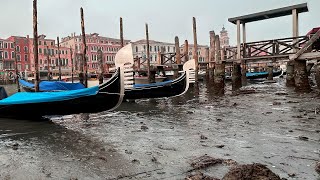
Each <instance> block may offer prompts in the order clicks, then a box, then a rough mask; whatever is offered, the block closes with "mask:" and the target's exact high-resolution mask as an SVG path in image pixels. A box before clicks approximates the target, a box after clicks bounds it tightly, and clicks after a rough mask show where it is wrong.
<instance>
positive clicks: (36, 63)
mask: <svg viewBox="0 0 320 180" xmlns="http://www.w3.org/2000/svg"><path fill="white" fill-rule="evenodd" d="M33 44H34V49H33V52H34V68H35V87H34V88H35V91H36V92H39V83H40V77H39V61H38V60H39V57H38V12H37V0H33Z"/></svg>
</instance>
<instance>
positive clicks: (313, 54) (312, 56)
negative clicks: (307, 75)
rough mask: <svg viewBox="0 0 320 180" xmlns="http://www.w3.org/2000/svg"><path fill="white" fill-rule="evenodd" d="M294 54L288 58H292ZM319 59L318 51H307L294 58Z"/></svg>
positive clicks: (319, 53)
mask: <svg viewBox="0 0 320 180" xmlns="http://www.w3.org/2000/svg"><path fill="white" fill-rule="evenodd" d="M294 56H295V54H292V55H290V56H289V59H293V58H294ZM316 59H320V52H309V53H303V54H302V55H301V56H299V57H298V58H296V59H295V60H316Z"/></svg>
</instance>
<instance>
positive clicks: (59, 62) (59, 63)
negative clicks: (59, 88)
mask: <svg viewBox="0 0 320 180" xmlns="http://www.w3.org/2000/svg"><path fill="white" fill-rule="evenodd" d="M57 43H58V67H59V81H61V59H60V54H61V52H60V42H59V37H57Z"/></svg>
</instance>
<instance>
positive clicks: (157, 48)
mask: <svg viewBox="0 0 320 180" xmlns="http://www.w3.org/2000/svg"><path fill="white" fill-rule="evenodd" d="M160 48H163V50H164V52H171V50H172V52H175V51H176V47H170V46H167V47H166V46H161V47H160V46H150V52H159V51H160V50H161V49H160ZM146 50H147V46H146V45H144V46H143V49H141V50H139V47H138V46H136V48H135V51H136V52H139V51H146Z"/></svg>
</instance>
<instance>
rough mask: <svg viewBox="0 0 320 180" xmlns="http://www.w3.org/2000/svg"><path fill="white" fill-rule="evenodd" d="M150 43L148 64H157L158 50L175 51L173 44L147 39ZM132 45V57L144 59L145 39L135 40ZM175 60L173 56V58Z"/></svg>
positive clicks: (145, 50) (164, 51)
mask: <svg viewBox="0 0 320 180" xmlns="http://www.w3.org/2000/svg"><path fill="white" fill-rule="evenodd" d="M149 45H150V64H157V60H158V58H159V57H158V52H161V49H163V53H175V52H176V47H175V44H172V43H166V42H160V41H154V40H149ZM132 46H133V57H139V58H142V59H145V58H146V57H147V41H146V40H145V39H142V40H139V41H136V42H133V43H132ZM173 60H175V58H173Z"/></svg>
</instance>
